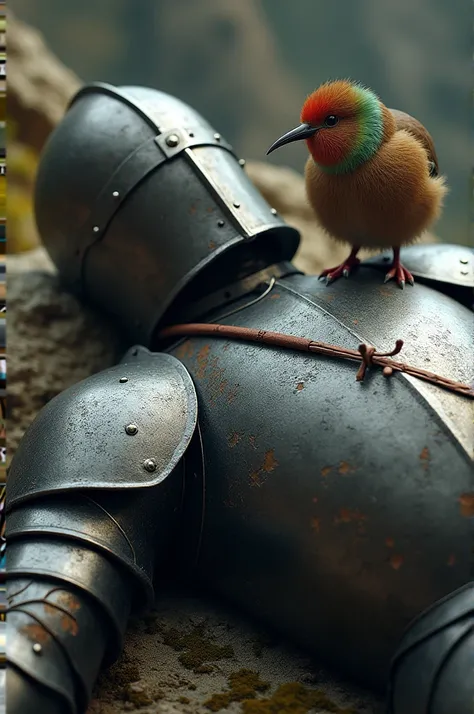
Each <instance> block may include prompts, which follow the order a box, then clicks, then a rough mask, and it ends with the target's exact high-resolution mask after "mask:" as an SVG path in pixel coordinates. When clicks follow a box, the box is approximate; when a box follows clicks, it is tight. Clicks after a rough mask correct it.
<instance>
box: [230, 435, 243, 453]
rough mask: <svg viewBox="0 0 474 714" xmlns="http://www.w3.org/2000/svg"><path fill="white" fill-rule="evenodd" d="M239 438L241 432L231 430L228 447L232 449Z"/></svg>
mask: <svg viewBox="0 0 474 714" xmlns="http://www.w3.org/2000/svg"><path fill="white" fill-rule="evenodd" d="M241 438H242V435H241V434H239V433H238V432H236V431H234V432H232V434H231V435H230V436H229V439H228V442H229V446H230V448H231V449H233V448H234V446H237V444H238V443H239V441H240V440H241Z"/></svg>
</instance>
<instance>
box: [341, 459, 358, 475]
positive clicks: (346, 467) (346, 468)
mask: <svg viewBox="0 0 474 714" xmlns="http://www.w3.org/2000/svg"><path fill="white" fill-rule="evenodd" d="M354 471H355V469H354V467H353V466H351V465H350V464H349V463H348V462H347V461H341V463H340V464H339V466H338V469H337V473H338V474H339V475H340V476H347V474H350V473H353V472H354Z"/></svg>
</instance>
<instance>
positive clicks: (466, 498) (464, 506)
mask: <svg viewBox="0 0 474 714" xmlns="http://www.w3.org/2000/svg"><path fill="white" fill-rule="evenodd" d="M458 501H459V506H460V509H461V516H464V518H472V517H473V516H474V493H463V494H461V496H459V499H458Z"/></svg>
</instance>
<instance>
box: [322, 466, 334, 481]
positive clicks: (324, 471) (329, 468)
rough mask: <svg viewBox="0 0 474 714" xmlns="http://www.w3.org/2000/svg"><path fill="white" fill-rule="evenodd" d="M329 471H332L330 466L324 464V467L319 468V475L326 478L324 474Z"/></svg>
mask: <svg viewBox="0 0 474 714" xmlns="http://www.w3.org/2000/svg"><path fill="white" fill-rule="evenodd" d="M331 471H332V466H324V468H322V469H321V476H322V477H323V478H326V476H329V474H330V473H331Z"/></svg>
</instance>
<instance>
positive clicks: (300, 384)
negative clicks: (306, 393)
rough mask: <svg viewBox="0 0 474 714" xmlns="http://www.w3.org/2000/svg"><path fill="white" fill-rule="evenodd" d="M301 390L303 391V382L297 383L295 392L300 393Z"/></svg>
mask: <svg viewBox="0 0 474 714" xmlns="http://www.w3.org/2000/svg"><path fill="white" fill-rule="evenodd" d="M302 389H304V382H298V384H297V385H296V391H297V392H301V390H302Z"/></svg>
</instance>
